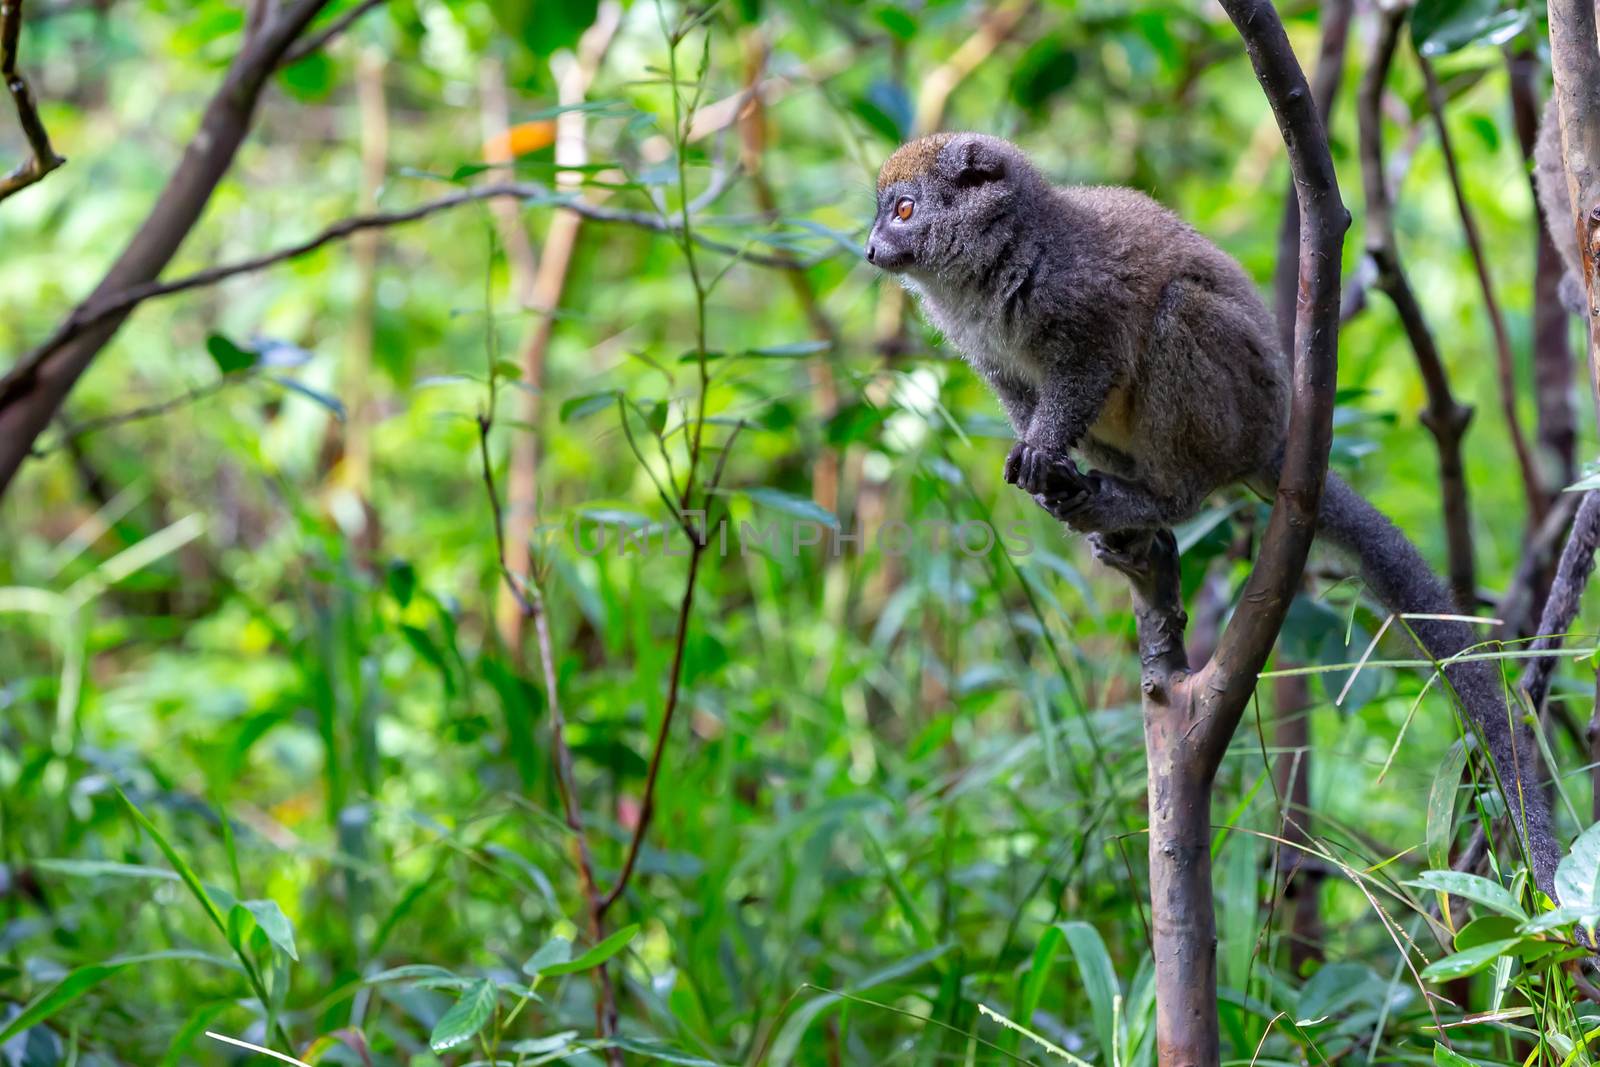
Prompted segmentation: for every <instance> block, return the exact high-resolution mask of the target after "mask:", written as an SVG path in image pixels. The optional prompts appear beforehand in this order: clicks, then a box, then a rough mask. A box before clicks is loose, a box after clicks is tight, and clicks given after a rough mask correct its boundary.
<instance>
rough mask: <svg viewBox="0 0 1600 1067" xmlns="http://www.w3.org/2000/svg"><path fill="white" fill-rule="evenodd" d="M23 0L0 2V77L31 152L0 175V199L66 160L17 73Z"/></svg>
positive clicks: (31, 95)
mask: <svg viewBox="0 0 1600 1067" xmlns="http://www.w3.org/2000/svg"><path fill="white" fill-rule="evenodd" d="M22 2H23V0H5V2H4V3H0V81H3V82H5V86H6V91H7V92H9V93H10V94H11V102H12V104H13V105H15V106H16V109H17V122H18V123H19V124H21V126H22V135H23V136H24V137H26V138H27V139H28V150H29V152H30V153H31V154H30V155H29V156H28V158H27V159H25V160H23V161H22V162H21V163H20V164H18V165H17V166H16V168H15V169H13V170H12V171H11V172H10V173H9V174H6V175H4V176H0V200H4V199H5V198H6V197H8V196H10V195H11V194H12V193H15V192H18V191H20V190H22V189H26V188H27V187H28V186H30V185H32V184H33V183H34V182H36V181H38V180H39V179H40V178H43V177H44V176H45V175H46V174H49V173H50V172H51V171H53V170H55V169H56V168H57V167H59V166H61V165H62V164H63V163H65V162H66V160H65V159H63V158H62V157H61V156H58V155H56V151H55V149H54V148H52V147H51V146H50V134H49V133H48V132H46V131H45V128H44V123H43V122H42V121H41V120H40V119H39V109H38V107H37V106H36V105H35V104H34V102H33V92H32V90H30V89H29V88H28V80H27V79H26V78H24V77H23V76H22V75H21V74H19V73H17V41H18V39H19V38H20V37H21V35H22Z"/></svg>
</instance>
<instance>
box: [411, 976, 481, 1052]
mask: <svg viewBox="0 0 1600 1067" xmlns="http://www.w3.org/2000/svg"><path fill="white" fill-rule="evenodd" d="M498 996H499V990H498V989H497V988H496V987H495V984H494V982H493V981H491V980H490V979H488V978H480V979H478V980H477V981H476V982H474V983H472V985H470V986H468V987H467V990H466V992H464V993H462V994H461V999H460V1000H458V1001H456V1002H455V1003H454V1004H452V1005H450V1010H449V1011H447V1012H445V1013H444V1015H443V1016H441V1017H440V1019H439V1021H438V1022H437V1023H436V1024H434V1027H433V1033H431V1034H429V1035H428V1047H429V1048H431V1049H433V1051H435V1052H443V1051H445V1050H446V1049H452V1048H455V1047H456V1046H457V1045H460V1044H462V1043H464V1042H467V1041H471V1040H472V1039H473V1038H474V1037H476V1036H477V1034H478V1031H479V1030H482V1029H483V1028H484V1026H485V1024H487V1023H488V1021H489V1019H490V1018H491V1017H492V1016H493V1015H494V1006H495V1000H496V998H497V997H498Z"/></svg>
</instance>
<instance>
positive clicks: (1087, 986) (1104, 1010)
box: [1056, 921, 1121, 1063]
mask: <svg viewBox="0 0 1600 1067" xmlns="http://www.w3.org/2000/svg"><path fill="white" fill-rule="evenodd" d="M1056 928H1057V929H1059V930H1060V931H1061V933H1062V936H1064V937H1065V938H1066V939H1067V945H1068V946H1069V947H1070V948H1071V949H1072V958H1073V961H1074V962H1075V963H1077V965H1078V977H1079V979H1081V980H1082V982H1083V990H1084V992H1085V993H1086V994H1088V997H1089V1009H1090V1014H1091V1015H1092V1016H1093V1017H1094V1032H1095V1036H1096V1037H1097V1038H1098V1039H1099V1041H1100V1051H1101V1052H1102V1053H1103V1054H1104V1055H1105V1060H1106V1062H1107V1063H1110V1062H1111V1061H1112V1060H1113V1059H1114V1058H1115V1053H1116V1048H1117V1039H1116V1034H1117V1030H1116V1008H1115V1004H1116V997H1117V995H1118V994H1119V993H1120V992H1121V988H1120V987H1119V986H1118V985H1117V972H1116V968H1114V967H1112V965H1111V954H1110V953H1108V952H1107V951H1106V943H1105V942H1104V941H1103V940H1101V938H1100V931H1098V930H1096V929H1095V928H1094V927H1092V926H1090V925H1089V924H1088V923H1086V922H1076V921H1074V922H1062V923H1056Z"/></svg>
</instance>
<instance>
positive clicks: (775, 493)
mask: <svg viewBox="0 0 1600 1067" xmlns="http://www.w3.org/2000/svg"><path fill="white" fill-rule="evenodd" d="M737 492H739V493H741V494H743V495H744V496H746V497H748V498H749V499H750V500H751V501H753V502H754V503H756V504H757V505H759V506H761V507H765V508H771V509H773V510H774V511H781V512H783V513H784V514H785V515H792V516H793V517H795V518H797V519H805V520H807V521H809V522H816V523H821V524H822V525H824V526H826V527H828V528H829V529H830V530H837V529H839V519H838V516H836V515H834V513H833V512H831V511H829V510H828V509H827V508H825V507H823V506H822V505H820V504H818V503H816V502H815V501H812V500H807V499H806V498H805V497H803V496H795V495H794V494H793V493H786V492H784V491H783V490H782V489H773V488H770V487H768V486H756V487H753V488H750V489H740V490H737Z"/></svg>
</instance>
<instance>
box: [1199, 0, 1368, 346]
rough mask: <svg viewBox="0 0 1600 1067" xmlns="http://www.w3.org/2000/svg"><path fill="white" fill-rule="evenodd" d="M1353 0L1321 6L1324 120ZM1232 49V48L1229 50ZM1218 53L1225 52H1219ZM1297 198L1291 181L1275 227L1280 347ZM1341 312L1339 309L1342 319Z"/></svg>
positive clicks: (1291, 295)
mask: <svg viewBox="0 0 1600 1067" xmlns="http://www.w3.org/2000/svg"><path fill="white" fill-rule="evenodd" d="M1354 9H1355V3H1354V0H1332V2H1331V3H1328V4H1325V5H1323V7H1322V38H1321V44H1320V45H1319V46H1318V49H1317V67H1316V70H1315V71H1313V72H1312V75H1311V95H1312V97H1313V98H1314V99H1315V100H1316V102H1317V113H1318V114H1319V115H1321V116H1322V121H1323V123H1324V124H1326V123H1327V121H1328V115H1329V113H1330V112H1331V111H1332V110H1333V99H1334V97H1335V96H1336V95H1338V92H1339V83H1340V82H1341V81H1343V80H1344V53H1345V44H1346V42H1347V41H1348V40H1349V38H1350V16H1351V13H1352V12H1353V11H1354ZM1230 51H1231V50H1230ZM1218 54H1219V55H1224V56H1225V55H1227V54H1229V53H1227V52H1221V51H1220V50H1219V53H1218ZM1299 266H1300V201H1299V200H1298V199H1296V197H1295V191H1294V182H1293V181H1292V180H1291V181H1290V182H1289V183H1288V188H1287V192H1286V195H1285V196H1284V199H1283V223H1282V225H1281V226H1280V227H1279V228H1278V258H1277V263H1276V265H1275V272H1274V275H1273V281H1272V291H1273V304H1274V306H1273V312H1274V317H1275V318H1276V319H1277V322H1278V341H1279V344H1280V345H1282V347H1283V351H1284V352H1286V353H1290V352H1293V351H1294V320H1295V305H1296V303H1297V302H1298V299H1299V293H1300V286H1299V280H1300V279H1299V273H1300V271H1299ZM1343 314H1344V313H1343V312H1342V311H1341V312H1340V317H1341V319H1342V318H1343Z"/></svg>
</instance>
